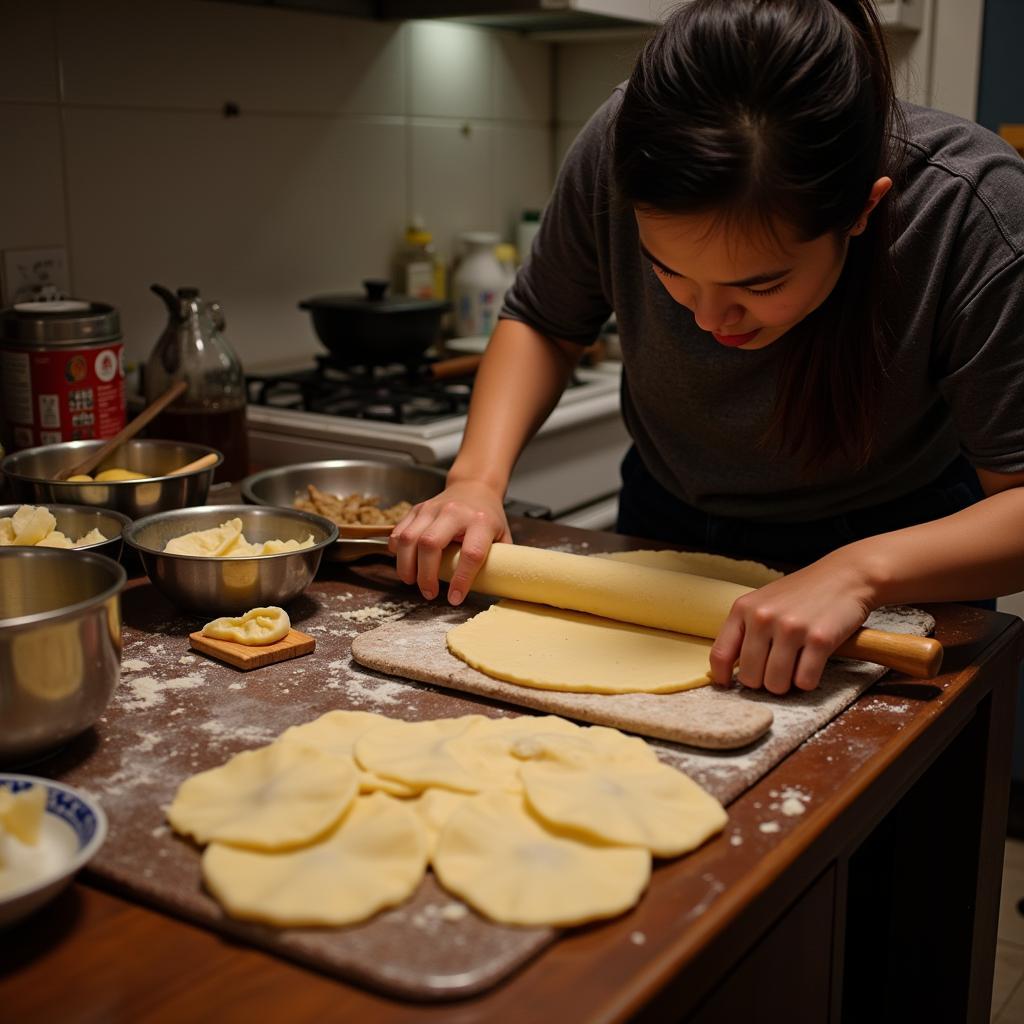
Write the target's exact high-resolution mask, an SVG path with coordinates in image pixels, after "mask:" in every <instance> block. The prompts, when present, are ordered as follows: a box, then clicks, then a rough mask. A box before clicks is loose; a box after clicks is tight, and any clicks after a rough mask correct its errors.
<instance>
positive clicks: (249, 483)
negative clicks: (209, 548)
mask: <svg viewBox="0 0 1024 1024" xmlns="http://www.w3.org/2000/svg"><path fill="white" fill-rule="evenodd" d="M309 484H313V486H314V487H317V488H319V489H320V490H321V491H326V492H327V493H328V494H338V495H347V494H365V495H375V496H376V497H378V498H380V500H381V504H382V505H384V506H387V505H394V504H396V503H397V502H399V501H408V502H411V503H412V504H413V505H415V504H416V503H417V502H420V501H426V500H427V498H432V497H434V495H435V494H440V493H441V491H443V490H444V485H445V473H444V472H443V471H442V470H440V469H433V468H432V467H430V466H414V465H411V464H409V463H405V462H385V461H381V462H371V461H369V460H361V459H329V460H325V461H323V462H300V463H296V464H295V465H293V466H279V467H277V468H276V469H266V470H264V471H263V472H262V473H256V474H254V475H253V476H249V477H246V478H245V479H244V480H243V481H242V497H243V498H244V499H245V500H246V501H251V502H252V503H253V504H255V505H276V506H279V507H281V508H291V507H292V505H293V503H294V502H295V499H296V498H305V497H306V496H307V491H306V487H307V486H308V485H309ZM372 532H374V531H372V530H365V529H364V530H360V529H359V528H358V527H357V528H356V529H355V530H346V528H345V527H344V526H343V527H341V529H340V530H339V538H338V542H337V543H336V544H335V545H334V547H333V548H332V549H331V550H330V552H329V553H328V557H330V558H333V559H337V560H338V561H352V560H354V559H356V558H361V557H362V556H364V555H367V554H375V553H376V554H379V553H381V552H383V551H384V547H383V545H381V544H380V542H379V541H373V540H369V539H364V538H363V537H360V536H358V534H360V533H364V534H368V533H372ZM384 532H388V531H384ZM351 534H357V535H356V536H352V535H351Z"/></svg>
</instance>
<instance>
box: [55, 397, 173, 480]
mask: <svg viewBox="0 0 1024 1024" xmlns="http://www.w3.org/2000/svg"><path fill="white" fill-rule="evenodd" d="M187 390H188V383H187V382H186V381H183V380H179V381H177V382H176V383H174V384H172V385H171V386H170V387H169V388H168V389H167V390H166V391H165V392H164V393H163V394H162V395H161V396H160V397H159V398H158V399H156V401H154V402H151V403H150V404H149V405H147V406H146V408H145V409H143V410H142V412H140V413H139V415H138V416H136V417H135V419H133V420H132V421H131V423H129V424H128V425H127V426H126V427H125V428H124V429H123V430H120V431H118V432H117V433H116V434H115V435H114V436H113V437H112V438H111V439H110V440H109V441H107V443H106V444H104V445H102V446H101V447H99V448H97V449H96V451H94V452H93V453H92V455H89V456H88V457H87V458H84V459H82V461H81V462H79V463H78V464H77V465H75V466H71V467H70V468H69V469H61V470H59V471H58V472H57V473H56V475H55V476H54V479H55V480H67V478H68V477H69V476H84V475H85V474H86V473H91V472H92V471H93V470H94V469H95V468H96V467H97V466H98V465H99V464H100V463H101V462H102V461H103V460H104V459H105V458H106V457H107V456H108V455H109V454H110V453H111V452H113V451H116V450H117V449H118V448H120V447H121V445H123V444H124V443H125V441H130V440H131V439H132V438H133V437H134V436H135V435H136V434H137V433H138V432H139V431H140V430H142V428H143V427H146V426H148V425H149V423H150V422H151V421H152V420H153V419H154V418H155V417H156V416H159V415H160V413H162V412H163V411H164V409H166V408H167V406H169V405H170V404H171V402H173V401H174V400H175V399H176V398H180V397H181V396H182V395H183V394H185V392H186V391H187Z"/></svg>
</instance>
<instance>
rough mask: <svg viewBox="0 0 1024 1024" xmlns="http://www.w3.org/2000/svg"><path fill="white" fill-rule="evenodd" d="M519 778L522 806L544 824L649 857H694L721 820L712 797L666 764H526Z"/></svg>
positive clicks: (723, 817)
mask: <svg viewBox="0 0 1024 1024" xmlns="http://www.w3.org/2000/svg"><path fill="white" fill-rule="evenodd" d="M521 775H522V780H523V786H524V788H525V790H526V801H527V803H528V804H529V805H530V807H532V808H533V810H534V811H535V812H536V813H537V814H538V815H539V816H540V817H541V818H542V819H543V820H544V821H545V822H546V823H548V824H549V825H552V826H554V827H556V828H562V829H569V830H572V831H573V832H578V833H580V834H582V835H584V836H586V837H587V838H588V839H592V840H594V841H597V842H608V843H618V844H620V845H623V846H643V847H646V848H647V849H648V850H650V851H651V853H653V854H654V856H655V857H678V856H679V855H680V854H682V853H687V852H688V851H690V850H694V849H696V848H697V847H698V846H700V845H701V843H703V842H704V841H705V840H706V839H708V838H710V837H711V836H713V835H715V833H717V832H720V831H721V830H722V829H723V828H724V827H725V823H726V821H727V815H726V813H725V809H724V808H723V807H722V805H721V804H720V803H719V802H718V801H717V800H716V799H715V798H714V797H713V796H711V795H710V794H709V793H706V792H705V791H704V790H703V789H701V787H700V786H698V785H697V783H696V782H694V781H693V780H692V779H691V778H689V777H688V776H686V775H684V774H683V773H682V772H679V771H676V769H674V768H670V767H668V765H663V764H654V765H648V766H646V767H630V768H627V767H624V766H621V765H620V766H616V767H600V766H591V767H588V768H585V769H580V768H572V767H568V766H565V765H559V764H555V763H552V762H550V761H549V762H537V761H534V762H530V763H529V764H524V765H523V768H522V773H521Z"/></svg>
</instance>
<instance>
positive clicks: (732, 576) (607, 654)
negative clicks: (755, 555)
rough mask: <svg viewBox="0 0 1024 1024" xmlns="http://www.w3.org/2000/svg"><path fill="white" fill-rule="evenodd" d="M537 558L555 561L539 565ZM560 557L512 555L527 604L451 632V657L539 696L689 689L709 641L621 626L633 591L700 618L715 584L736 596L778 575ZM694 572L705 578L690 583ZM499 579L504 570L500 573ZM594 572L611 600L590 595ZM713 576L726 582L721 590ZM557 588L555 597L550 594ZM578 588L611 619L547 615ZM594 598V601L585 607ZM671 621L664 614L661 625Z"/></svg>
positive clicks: (701, 563) (673, 559)
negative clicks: (607, 584) (646, 590)
mask: <svg viewBox="0 0 1024 1024" xmlns="http://www.w3.org/2000/svg"><path fill="white" fill-rule="evenodd" d="M498 547H501V545H499V546H498ZM498 547H496V548H494V549H492V552H497V551H498ZM538 555H553V556H556V557H555V558H553V559H552V560H550V561H548V560H546V559H541V558H538V557H536V556H538ZM560 555H561V552H550V551H538V550H536V549H524V552H523V553H522V554H517V555H515V556H513V559H512V563H510V564H512V565H519V567H520V569H521V570H522V573H521V574H520V575H519V576H515V577H514V578H515V579H516V580H519V581H520V582H521V590H522V592H523V593H524V594H526V595H529V596H530V601H529V602H527V601H510V600H505V601H501V602H499V603H498V604H496V605H494V606H493V607H491V608H489V609H487V611H484V612H481V613H480V614H479V615H477V616H476V617H475V618H473V619H471V620H470V621H469V622H467V623H465V624H463V625H461V626H456V627H455V628H454V629H453V630H451V632H449V634H448V637H447V644H448V649H449V650H450V651H451V652H452V654H454V655H455V656H456V657H458V658H461V659H462V660H463V661H464V662H466V664H467V665H471V666H472V667H473V668H475V669H479V670H480V671H481V672H483V673H485V674H486V675H489V676H491V677H492V678H494V679H504V680H506V681H507V682H510V683H516V684H518V685H520V686H530V687H535V688H537V689H541V690H564V691H567V692H570V693H605V694H623V693H677V692H679V691H681V690H690V689H693V688H694V687H696V686H705V685H707V684H708V683H709V682H710V679H709V677H708V668H709V664H708V656H709V652H710V650H711V643H712V641H711V640H710V639H705V638H704V637H702V636H688V635H686V634H684V633H678V632H670V631H669V630H666V629H652V628H649V627H647V626H642V625H636V624H635V621H636V618H635V615H634V618H633V619H632V620H631V619H630V618H629V616H630V615H631V614H633V607H632V606H633V603H634V600H633V595H634V594H635V593H636V591H637V590H638V589H641V588H643V587H645V586H646V587H652V586H653V587H654V590H655V592H656V594H655V596H656V597H657V599H658V600H661V601H664V602H665V603H667V604H670V605H671V604H673V603H676V604H679V606H680V608H682V609H683V610H684V611H686V610H688V613H689V614H695V615H699V614H700V613H701V608H700V607H699V604H700V602H701V601H703V600H705V599H706V600H708V601H709V602H711V604H712V605H714V604H715V602H720V601H722V600H724V599H725V597H726V596H728V595H727V592H726V591H720V590H718V589H717V586H716V585H717V584H719V583H720V582H721V585H722V586H723V587H731V588H739V589H740V590H741V592H745V591H746V590H747V589H749V588H750V587H751V586H760V585H761V584H763V583H767V582H769V581H770V580H772V579H776V578H778V577H779V576H780V575H781V573H777V572H774V571H773V570H771V569H768V568H766V567H765V566H763V565H758V564H757V563H755V562H736V561H734V560H733V559H729V558H722V557H720V556H715V555H688V554H686V553H682V552H676V551H640V552H628V553H626V557H624V558H616V557H614V556H613V557H611V558H602V559H593V558H584V557H581V556H570V558H569V559H568V560H562V559H561V558H560V557H559V556H560ZM498 556H499V560H500V559H502V558H505V555H504V554H502V553H500V552H499V553H498ZM506 560H507V559H506ZM524 566H525V569H523V567H524ZM695 569H699V570H700V571H702V572H704V573H707V574H708V575H707V576H704V577H698V576H694V575H692V573H693V571H694V570H695ZM527 570H529V572H527ZM494 571H495V570H493V569H492V573H493V572H494ZM498 571H499V572H502V573H506V572H510V571H511V570H510V569H508V567H504V568H501V569H499V570H498ZM530 573H532V575H530ZM602 573H603V574H610V575H611V577H612V580H613V585H614V587H616V588H618V589H617V590H616V591H615V592H614V593H613V592H612V591H608V592H607V594H605V592H604V591H599V590H597V589H596V587H597V581H598V579H599V578H600V577H601V574H602ZM652 573H653V582H652V575H651V574H652ZM631 574H636V580H635V583H634V585H633V586H627V581H628V580H629V579H630V578H631ZM713 576H721V577H727V578H728V579H727V580H726V581H725V582H722V581H720V580H719V579H716V578H712V577H713ZM620 577H621V578H620ZM666 578H667V579H666ZM732 580H743V581H744V582H743V583H738V582H737V583H734V582H731V581H732ZM560 581H561V582H563V583H564V588H563V589H564V590H565V593H564V594H563V593H562V592H561V591H559V583H560ZM673 581H677V582H676V583H674V582H673ZM517 586H519V583H517ZM577 586H580V587H586V588H588V600H587V601H586V602H585V603H587V604H590V605H592V606H594V605H595V601H596V602H597V603H600V602H602V601H604V600H605V597H606V596H607V597H608V598H609V600H608V601H607V602H606V603H605V608H606V611H607V612H608V613H615V614H614V615H612V617H603V618H602V617H598V616H596V615H589V614H586V613H584V612H579V611H567V610H562V609H560V608H552V607H549V605H550V604H551V603H556V604H560V603H561V597H565V599H566V600H569V599H573V598H579V599H581V600H582V597H583V595H582V594H580V593H577V591H576V590H574V589H573V588H576V587H577ZM552 588H554V590H555V597H556V598H557V600H556V601H554V602H552V601H551V600H550V597H551V592H552ZM485 589H486V588H485ZM729 593H731V591H730V592H729ZM595 594H596V595H597V597H596V598H595V599H594V600H590V598H594V595H595ZM616 594H617V597H615V595H616ZM613 597H615V600H612V598H613ZM670 617H671V616H670V615H668V614H666V615H664V616H663V619H666V620H667V619H668V618H670Z"/></svg>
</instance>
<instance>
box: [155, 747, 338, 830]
mask: <svg viewBox="0 0 1024 1024" xmlns="http://www.w3.org/2000/svg"><path fill="white" fill-rule="evenodd" d="M356 789H357V785H356V773H355V771H354V770H353V768H352V766H351V765H350V764H347V763H346V762H345V761H344V760H342V759H340V758H335V757H331V755H330V754H325V753H323V751H320V750H312V749H310V748H309V747H302V746H299V745H298V744H286V743H272V744H271V745H270V746H268V747H261V748H259V749H258V750H247V751H244V752H243V753H241V754H236V755H235V756H234V757H233V758H231V760H230V761H228V762H227V763H226V764H223V765H221V766H220V767H219V768H211V769H210V770H209V771H205V772H200V773H199V774H198V775H193V776H192V777H191V778H188V779H186V780H185V781H184V782H183V783H182V784H181V786H180V787H179V788H178V792H177V793H176V794H175V797H174V801H173V803H172V804H171V806H170V808H169V809H168V811H167V820H168V821H169V822H170V823H171V825H172V826H173V827H174V829H175V831H176V832H180V833H182V834H183V835H191V836H194V837H195V839H196V840H197V841H198V842H200V843H209V842H214V841H217V842H222V843H231V844H234V845H238V846H247V847H252V848H253V849H257V850H284V849H287V848H289V847H293V846H300V845H302V844H304V843H309V842H312V841H313V840H314V839H316V838H317V837H318V836H321V835H323V833H324V832H326V831H327V830H328V829H330V828H331V827H332V826H333V825H334V824H336V823H337V821H338V819H339V818H340V817H341V815H342V814H344V812H345V811H346V810H347V808H348V807H349V805H350V804H351V803H352V801H353V800H354V799H355V796H356Z"/></svg>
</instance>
